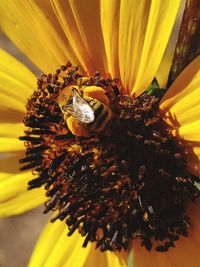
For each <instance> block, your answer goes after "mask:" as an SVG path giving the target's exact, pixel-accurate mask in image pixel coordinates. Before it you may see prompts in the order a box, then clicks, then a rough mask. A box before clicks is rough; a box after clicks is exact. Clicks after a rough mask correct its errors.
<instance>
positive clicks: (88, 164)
mask: <svg viewBox="0 0 200 267" xmlns="http://www.w3.org/2000/svg"><path fill="white" fill-rule="evenodd" d="M121 91H122V90H121V85H120V82H119V81H118V80H117V79H110V78H106V79H104V78H103V77H101V75H100V74H99V73H96V74H95V75H94V76H92V77H83V76H81V75H80V74H79V72H78V67H73V66H72V65H71V64H70V63H67V65H66V66H62V67H61V69H58V70H57V71H56V74H54V75H52V74H49V75H42V77H41V79H39V80H38V89H37V90H36V91H35V92H34V94H33V95H32V96H31V97H30V99H29V100H28V103H27V115H26V117H25V119H24V124H25V126H27V127H28V130H26V131H25V136H23V137H20V139H21V140H23V141H25V145H26V157H25V158H23V159H21V160H20V162H21V163H25V165H23V167H22V168H21V170H26V169H33V173H34V174H35V175H37V178H35V179H33V180H31V181H29V188H28V189H33V188H37V187H40V186H42V185H44V187H45V190H46V195H47V197H49V200H48V201H47V202H46V203H45V206H46V208H45V210H44V213H47V212H49V211H50V210H53V211H55V210H56V211H57V214H56V216H55V217H54V218H53V219H52V220H51V221H52V222H54V221H55V220H57V219H59V220H61V221H63V220H65V222H66V224H67V226H68V229H69V232H68V236H71V235H72V234H73V232H74V231H76V230H77V231H78V232H79V233H80V234H81V235H82V236H85V241H84V243H83V247H86V246H87V244H88V242H96V247H97V248H100V250H101V251H106V250H118V251H120V250H121V249H127V248H128V244H129V242H130V241H131V240H132V239H135V238H139V239H140V240H141V245H142V246H145V247H146V248H147V249H148V250H150V249H151V248H152V240H155V241H156V242H154V243H156V245H155V249H156V250H157V251H167V250H168V249H169V248H170V247H172V246H174V241H175V240H178V239H179V237H180V236H181V235H183V236H187V234H188V227H189V225H190V220H189V218H188V217H187V215H186V213H185V205H186V202H187V201H188V200H190V199H192V200H195V199H196V198H197V197H198V195H199V191H198V189H197V188H196V187H195V185H194V183H195V181H196V180H197V178H196V177H194V176H192V175H191V174H189V173H188V172H187V171H186V170H185V161H184V159H183V157H182V155H183V153H184V150H183V148H182V146H181V141H180V140H178V139H177V138H174V137H172V136H171V135H170V134H169V132H170V131H169V130H170V129H169V128H168V127H167V125H165V123H164V121H163V120H162V118H161V116H160V115H159V113H158V102H159V100H158V99H157V98H156V97H154V96H150V95H147V94H143V95H141V96H139V97H137V98H134V97H130V96H128V95H123V94H122V93H121ZM66 242H67V241H66Z"/></svg>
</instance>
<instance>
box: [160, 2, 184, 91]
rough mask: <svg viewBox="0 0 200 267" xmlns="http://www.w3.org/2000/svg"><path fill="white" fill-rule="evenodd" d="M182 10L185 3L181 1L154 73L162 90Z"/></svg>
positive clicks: (165, 82) (167, 73)
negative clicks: (160, 59)
mask: <svg viewBox="0 0 200 267" xmlns="http://www.w3.org/2000/svg"><path fill="white" fill-rule="evenodd" d="M184 8H185V1H182V2H181V3H180V6H179V10H178V14H177V17H176V20H175V23H174V28H173V30H172V33H171V36H170V39H169V42H168V44H167V48H166V50H165V53H164V55H163V58H162V61H161V63H160V66H159V68H158V71H157V73H156V79H157V81H158V83H159V85H160V87H162V88H165V87H166V84H167V80H168V76H169V71H170V68H171V64H172V60H173V56H174V50H175V46H176V42H177V39H178V33H179V29H180V24H181V21H182V16H183V11H184Z"/></svg>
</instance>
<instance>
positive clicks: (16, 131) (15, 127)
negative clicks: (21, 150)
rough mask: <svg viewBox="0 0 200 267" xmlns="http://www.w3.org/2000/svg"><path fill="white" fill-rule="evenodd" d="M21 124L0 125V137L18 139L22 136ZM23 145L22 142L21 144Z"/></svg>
mask: <svg viewBox="0 0 200 267" xmlns="http://www.w3.org/2000/svg"><path fill="white" fill-rule="evenodd" d="M24 130H25V127H24V124H23V123H0V136H2V137H17V138H18V137H19V136H22V135H24ZM22 143H23V142H22Z"/></svg>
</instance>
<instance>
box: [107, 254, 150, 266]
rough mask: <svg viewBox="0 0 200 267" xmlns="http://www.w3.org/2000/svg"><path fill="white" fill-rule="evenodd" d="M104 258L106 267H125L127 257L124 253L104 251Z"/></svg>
mask: <svg viewBox="0 0 200 267" xmlns="http://www.w3.org/2000/svg"><path fill="white" fill-rule="evenodd" d="M106 256H107V261H108V267H127V262H128V256H127V253H126V252H120V253H119V252H110V251H106ZM145 267H146V266H145Z"/></svg>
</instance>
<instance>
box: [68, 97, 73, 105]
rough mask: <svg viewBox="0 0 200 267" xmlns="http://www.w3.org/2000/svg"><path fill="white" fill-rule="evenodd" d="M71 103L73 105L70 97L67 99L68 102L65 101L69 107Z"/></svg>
mask: <svg viewBox="0 0 200 267" xmlns="http://www.w3.org/2000/svg"><path fill="white" fill-rule="evenodd" d="M72 103H73V98H72V97H70V98H69V99H68V101H67V105H71V104H72Z"/></svg>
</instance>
